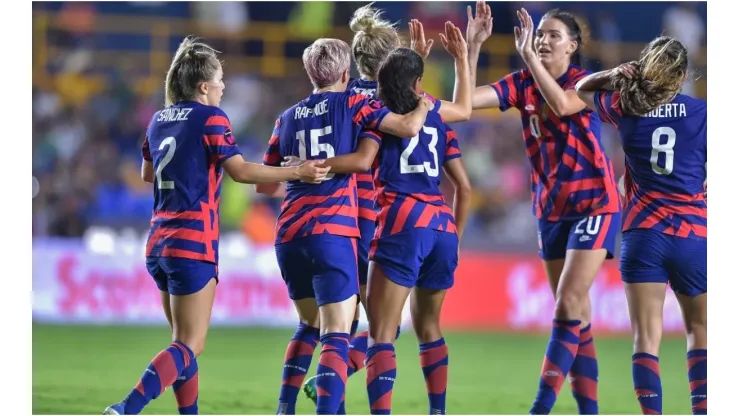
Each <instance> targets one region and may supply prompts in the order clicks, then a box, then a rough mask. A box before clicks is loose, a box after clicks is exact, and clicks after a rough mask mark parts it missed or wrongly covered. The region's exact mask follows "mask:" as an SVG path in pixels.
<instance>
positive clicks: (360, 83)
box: [284, 1, 493, 414]
mask: <svg viewBox="0 0 740 416" xmlns="http://www.w3.org/2000/svg"><path fill="white" fill-rule="evenodd" d="M381 15H382V12H381V11H380V10H377V9H374V8H372V4H370V5H367V6H363V7H361V8H359V9H357V10H356V11H355V13H354V15H353V17H352V20H351V21H350V25H349V26H350V29H352V31H354V32H355V36H354V39H353V41H352V55H353V58H354V61H355V65H356V67H357V69H358V71H359V73H360V78H355V79H352V80H350V82H349V85H348V89H349V90H351V91H353V92H355V93H358V94H363V95H365V96H367V97H370V98H374V97H376V91H377V87H378V83H377V79H376V78H377V73H378V69H379V67H380V64H381V63H382V62H383V60H384V59H385V58H386V57H387V56H388V54H390V53H391V52H392V51H393V50H394V49H396V48H398V47H400V46H401V40H400V37H399V35H398V32H397V30H396V28H395V26H394V25H393V24H392V23H390V22H388V21H385V20H383V19H382V18H381ZM492 28H493V21H492V18H491V8H490V7H488V6H486V4H485V2H483V1H478V2H477V4H476V14H475V18H473V15H472V11H471V8H470V7H468V30H467V32H468V41H469V43H470V45H471V53H470V54H469V55H470V56H469V57H468V62H469V68H470V69H469V72H470V81H469V85H470V86H471V89H472V88H473V87H474V86H475V73H476V67H477V65H478V51H479V50H480V45H481V44H482V43H483V42H484V41H485V40H486V39H487V38H488V37H489V36H490V35H491V30H492ZM409 31H410V32H411V33H412V36H411V40H412V42H411V48H412V49H415V50H416V51H417V52H418V53H419V54H420V55H421V56H422V57H423V58H426V56H428V55H429V52H430V51H431V48H432V45H433V43H434V41H433V40H431V39H430V40H428V41H427V40H426V39H424V38H423V37H424V31H423V27H422V26H421V23H420V22H419V21H417V20H414V21H412V22H410V23H409ZM417 33H418V34H419V35H418V36H417V35H416V34H417ZM419 36H420V37H421V38H420V39H418V38H419ZM473 45H477V47H473ZM472 51H475V52H474V53H473V52H472ZM455 91H456V95H455V99H454V101H453V102H449V101H442V103H441V106H440V110H439V112H440V114H441V115H442V117H443V118H444V119H445V120H446V121H450V122H455V121H465V120H468V119H469V118H470V114H471V112H472V106H467V105H466V104H464V103H463V102H461V100H460V97H461V96H462V95H463V94H467V92H465V91H463V90H461V88H457V89H456V90H455ZM373 177H374V172H373V169H369V170H368V171H366V172H360V173H357V175H356V178H357V188H358V196H359V219H358V225H359V229H360V240H359V241H358V259H357V261H358V269H359V276H360V299H361V302H362V304H363V306H366V302H365V299H366V293H367V292H366V288H367V278H368V264H369V250H370V242H371V241H372V238H373V234H374V233H375V221H376V217H377V213H376V212H375V209H374V206H375V185H374V184H373ZM359 312H360V310H359V309H358V310H357V314H356V315H355V319H354V321H353V322H352V329H351V331H350V338H351V339H350V355H349V367H348V369H347V375H348V377H349V376H351V375H352V374H354V373H355V372H357V371H359V370H361V369H362V368H363V367H364V366H365V357H366V354H367V337H368V331H362V332H360V333H359V334H355V332H356V330H357V327H358V324H359ZM399 334H400V326H399V327H398V329H397V332H396V336H398V335H399ZM305 354H307V350H303V351H299V350H297V349H296V348H293V349H289V350H288V351H287V353H286V362H287V361H288V360H290V359H291V358H292V357H294V356H297V355H305ZM290 376H292V374H291V372H290V371H289V372H287V373H286V374H284V377H290ZM303 391H304V392H305V394H306V395H307V396H308V397H309V398H310V399H312V400H313V401H314V402H315V401H316V398H317V391H316V383H315V377H312V378H310V379H308V380H306V383H305V384H304V386H303ZM339 412H340V414H342V413H344V402H342V404H341V405H340V409H339Z"/></svg>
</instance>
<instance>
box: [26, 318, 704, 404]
mask: <svg viewBox="0 0 740 416" xmlns="http://www.w3.org/2000/svg"><path fill="white" fill-rule="evenodd" d="M291 335H292V331H289V330H271V329H263V328H215V329H212V330H211V332H210V334H209V339H208V343H207V346H206V353H205V355H204V356H203V357H202V358H201V359H199V366H200V410H201V413H202V414H274V412H275V409H276V402H277V395H278V390H279V386H280V379H281V371H282V360H283V353H284V351H285V346H286V343H287V341H288V340H289V338H290V336H291ZM445 338H446V339H447V343H448V345H449V347H450V368H449V387H448V390H447V411H448V413H450V414H526V413H527V411H528V410H529V406H530V404H531V401H532V399H533V398H534V394H535V389H536V387H537V380H538V374H539V370H540V365H541V363H542V354H543V352H544V348H545V345H546V341H547V340H546V337H544V336H539V337H538V336H525V335H510V334H472V333H448V334H447V336H446V337H445ZM168 342H169V334H168V331H167V330H166V329H164V328H133V327H103V326H91V327H81V326H41V325H34V327H33V413H34V414H100V413H101V412H102V410H103V409H104V408H105V406H107V405H108V404H111V403H114V402H117V401H119V400H120V399H122V398H123V397H124V396H125V395H126V394H127V393H128V392H129V391H130V389H131V388H132V387H133V385H134V384H135V383H136V381H137V380H138V378H139V377H140V376H141V374H142V372H143V370H144V368H145V367H146V365H147V363H148V361H149V360H150V359H151V358H152V356H153V355H154V354H156V353H157V352H158V351H159V350H160V349H162V348H163V347H164V346H166V345H167V344H168ZM596 342H597V351H598V354H599V359H600V361H599V363H600V374H601V375H600V388H599V396H600V410H601V413H604V414H638V413H639V410H640V409H639V406H638V405H637V401H636V399H635V397H634V393H633V391H632V375H631V374H632V373H631V371H632V370H631V367H630V363H631V353H632V351H631V341H630V340H629V339H625V338H620V339H615V338H600V339H599V338H597V340H596ZM318 350H319V349H317V355H318ZM684 351H685V343H684V341H683V340H681V339H676V338H674V339H667V340H665V342H664V346H663V348H662V352H661V357H660V358H661V372H662V379H663V395H664V406H663V410H664V413H665V414H690V412H691V407H690V403H689V398H688V382H687V377H686V370H685V368H686V361H685V355H684ZM396 354H397V356H398V377H397V379H396V386H395V390H394V394H393V404H394V407H393V411H394V413H395V414H425V413H426V412H427V410H428V408H427V398H426V390H425V387H424V380H423V377H422V376H421V370H420V369H419V359H418V350H417V345H416V340H415V338H414V336H413V335H412V334H410V333H404V334H402V335H401V338H400V339H399V340H398V343H397V347H396ZM317 360H318V359H317V358H315V359H314V366H315V363H316V362H317ZM314 372H315V367H312V369H311V371H310V373H309V374H313V373H314ZM313 411H314V410H313V405H312V403H311V402H310V401H309V400H308V399H305V398H304V397H302V396H301V397H299V400H298V413H300V414H312V412H313ZM347 411H348V412H349V413H350V414H368V413H369V411H368V402H367V395H366V393H365V372H364V371H362V372H360V373H358V374H357V375H355V376H354V377H352V378H350V381H349V383H348V391H347ZM575 412H576V407H575V402H574V400H573V398H572V397H571V395H570V389H569V387H568V386H564V387H563V391H562V394H561V395H560V399H559V400H558V403H557V405H556V407H555V410H554V412H553V413H554V414H574V413H575ZM176 413H177V410H176V408H175V401H174V397H173V396H172V393H170V392H169V391H168V392H165V393H164V394H163V395H162V396H161V397H160V398H159V399H157V400H155V401H153V402H152V403H151V404H150V405H149V406H148V407H147V408H146V409H145V410H144V413H143V414H176Z"/></svg>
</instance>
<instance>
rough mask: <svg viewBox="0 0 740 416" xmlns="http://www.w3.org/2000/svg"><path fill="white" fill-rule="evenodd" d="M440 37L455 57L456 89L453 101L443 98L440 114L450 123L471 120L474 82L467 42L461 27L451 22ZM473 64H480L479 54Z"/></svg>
mask: <svg viewBox="0 0 740 416" xmlns="http://www.w3.org/2000/svg"><path fill="white" fill-rule="evenodd" d="M439 38H440V40H441V41H442V46H444V48H445V49H446V50H447V52H448V53H449V54H450V55H452V57H453V58H455V90H454V92H453V97H452V102H449V101H444V100H443V101H442V102H441V105H440V107H439V114H440V115H441V116H442V118H443V119H444V120H445V121H446V122H448V123H454V122H458V121H466V120H470V116H471V114H473V82H472V81H471V77H472V76H471V61H470V60H469V59H468V45H467V42H465V38H464V37H463V34H462V32H461V31H460V29H459V28H458V27H456V26H455V25H453V24H452V23H451V22H447V23H446V24H445V33H444V34H441V33H440V34H439ZM478 51H480V49H478ZM472 65H473V67H475V66H477V65H478V54H475V62H474V63H472Z"/></svg>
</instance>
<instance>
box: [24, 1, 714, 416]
mask: <svg viewBox="0 0 740 416" xmlns="http://www.w3.org/2000/svg"><path fill="white" fill-rule="evenodd" d="M364 4H366V3H365V2H279V3H277V2H162V1H151V2H99V3H90V2H54V3H48V2H34V3H33V92H32V94H33V175H34V177H35V178H36V179H37V180H38V184H39V186H38V188H37V189H34V195H35V196H34V200H33V241H34V246H33V256H34V259H33V261H34V269H33V279H34V281H33V290H34V309H33V311H34V320H35V322H36V323H37V326H36V327H35V328H36V330H35V332H34V337H35V339H34V341H35V342H34V359H35V360H34V365H36V361H37V360H36V359H37V358H38V357H44V356H45V354H46V353H47V352H45V351H46V350H37V348H42V347H41V345H42V344H39V343H37V342H36V341H37V339H41V340H47V339H48V341H49V342H50V343H54V342H58V339H59V337H65V336H66V337H68V338H69V339H72V338H75V337H78V338H79V339H90V340H91V341H90V342H92V343H93V344H95V343H96V342H102V341H101V338H100V337H98V335H99V333H97V332H93V333H90V332H85V331H100V330H101V329H100V327H96V328H97V329H80V328H77V329H75V330H72V329H69V330H68V329H64V328H66V327H54V329H50V328H49V327H46V326H43V325H41V324H48V323H65V324H66V323H101V324H105V325H114V324H115V325H117V324H121V323H125V324H142V323H145V324H157V325H161V324H163V323H164V320H163V317H162V314H161V311H160V306H159V298H158V296H159V295H158V293H157V291H156V289H155V286H154V285H153V284H152V282H151V281H150V278H149V277H148V275H147V273H146V270H145V268H144V261H143V249H144V238H145V232H146V229H147V226H148V222H149V219H150V216H151V209H152V190H151V185H149V184H146V183H144V182H143V181H142V180H141V179H140V177H139V168H140V160H141V159H140V145H141V142H142V140H143V135H144V131H145V129H146V125H147V123H148V122H149V120H150V118H151V115H152V113H153V112H155V111H157V110H158V109H159V108H161V107H162V105H163V103H164V94H163V84H164V75H165V73H166V71H167V69H168V67H169V63H170V60H171V59H172V54H173V53H174V51H175V50H176V48H177V45H178V44H179V42H180V41H181V40H182V38H183V37H184V36H186V35H188V34H195V35H198V36H200V37H203V38H205V40H206V42H208V43H209V44H211V45H212V46H214V47H215V48H217V49H219V50H221V51H222V52H223V55H222V59H223V60H225V62H226V66H225V78H224V79H225V82H226V86H227V88H226V92H225V95H224V98H223V101H222V105H221V106H222V108H223V109H224V110H225V111H226V113H227V114H229V117H230V118H231V122H232V125H233V129H234V133H235V136H236V139H237V142H238V143H239V145H240V146H241V150H242V152H243V154H244V157H245V158H246V159H248V160H252V161H255V162H259V161H261V158H262V155H263V152H264V150H265V147H266V143H267V139H268V138H269V135H270V133H271V131H272V126H273V123H274V120H275V118H276V116H277V115H278V114H279V113H280V112H281V111H282V110H284V109H285V108H287V107H289V106H291V105H292V104H294V103H295V102H297V101H299V100H301V99H302V98H304V97H305V96H307V95H308V94H309V93H310V91H311V86H310V83H309V81H308V79H307V76H306V74H305V72H304V70H303V66H302V63H301V60H300V57H301V54H302V51H303V49H304V48H305V47H306V46H308V44H310V43H311V42H312V41H313V40H315V39H316V38H318V37H322V36H324V37H327V36H329V37H336V38H340V39H344V40H346V41H347V42H350V41H351V39H352V32H351V31H350V30H349V28H348V23H349V20H350V17H351V15H352V13H353V11H354V10H355V9H356V8H358V7H360V6H362V5H364ZM468 4H473V3H463V2H378V3H376V6H377V7H379V8H382V9H383V10H384V11H385V17H386V18H387V19H388V20H391V21H398V22H399V27H400V31H401V32H402V34H403V38H404V39H405V40H406V44H407V39H408V37H407V22H408V20H409V19H410V18H417V19H419V20H421V21H422V22H423V23H424V27H425V30H426V32H427V36H428V37H433V38H437V36H436V33H438V32H440V31H441V30H442V27H443V25H444V22H445V21H447V20H451V21H453V22H454V23H455V24H457V25H458V26H460V27H461V28H463V29H464V27H465V25H466V12H465V7H466V6H467V5H468ZM491 6H492V10H493V15H494V35H493V36H492V37H491V38H490V39H489V40H488V41H487V42H486V44H485V45H484V47H483V52H482V55H481V59H480V63H479V69H478V84H479V85H482V84H484V83H490V82H494V81H496V80H498V79H500V78H501V77H502V76H504V75H505V74H507V73H509V72H512V71H514V70H517V69H519V68H520V67H522V62H521V60H520V59H519V57H518V55H517V53H516V50H515V47H514V40H513V37H512V35H511V34H512V29H513V26H514V25H515V24H516V23H517V22H516V15H515V12H514V10H515V9H516V8H518V7H522V6H524V7H526V8H527V10H528V11H529V13H530V14H531V15H532V16H533V19H534V20H535V22H538V21H539V18H540V17H541V16H542V15H543V14H544V13H545V12H546V11H547V10H548V9H550V8H553V7H561V8H564V9H566V10H569V11H571V12H574V13H576V14H577V15H579V16H580V17H581V18H582V19H583V20H584V21H586V22H587V23H588V26H589V28H590V33H591V39H590V41H589V43H588V44H587V45H586V47H585V55H586V57H587V59H588V61H587V64H586V66H587V67H588V68H589V69H592V70H599V69H602V68H608V67H613V66H615V65H617V64H619V63H621V62H624V61H628V60H632V59H635V58H636V57H637V56H638V54H639V51H640V50H641V49H642V47H643V46H644V45H645V44H646V43H647V42H649V41H650V40H651V39H652V38H654V37H655V36H657V35H659V34H667V35H671V36H675V37H677V38H678V39H679V40H681V41H682V42H683V43H684V44H685V45H686V46H687V47H688V49H689V52H690V61H691V66H692V68H693V69H694V70H695V71H696V75H697V79H696V81H694V82H691V83H688V84H687V85H686V88H685V93H687V94H690V95H693V96H696V97H700V98H706V77H705V74H706V62H707V58H706V11H707V7H706V3H703V2H702V3H694V2H681V3H667V2H627V3H617V2H598V3H592V2H575V3H566V2H528V3H519V2H500V3H498V2H497V3H491ZM353 72H354V69H353ZM354 75H357V74H356V72H354ZM453 83H454V67H453V62H452V59H451V58H449V56H448V55H447V54H446V52H445V51H444V50H443V49H442V47H441V46H440V45H438V42H436V44H435V46H434V49H433V52H432V55H431V56H430V58H429V59H428V61H427V64H426V72H425V77H424V89H425V90H426V91H427V92H429V93H430V94H432V95H434V96H437V97H446V98H450V97H451V96H452V88H453ZM453 128H454V129H455V130H456V131H457V133H458V136H459V137H460V139H461V140H460V146H461V148H462V151H463V154H464V155H465V160H466V165H467V167H468V173H469V175H470V177H471V180H472V182H473V185H474V187H475V202H474V206H473V212H472V215H471V218H470V222H469V225H468V229H467V230H466V233H465V239H464V241H463V242H462V245H463V254H462V258H461V264H460V268H459V269H458V272H457V274H456V286H455V288H454V289H453V290H451V291H450V294H449V295H448V302H447V304H446V306H445V311H444V316H443V320H444V324H445V325H446V327H447V328H450V329H459V330H475V331H480V330H485V331H489V332H491V331H492V332H493V333H501V332H502V331H503V332H504V333H510V332H512V331H519V332H531V331H541V330H545V329H547V328H548V327H549V325H550V324H549V322H550V316H551V310H552V295H551V294H550V291H549V287H548V285H547V282H546V280H545V276H544V273H543V272H542V270H541V265H540V262H539V259H538V257H537V255H536V250H537V230H536V223H535V219H534V216H533V215H532V210H531V201H530V192H529V186H530V182H529V170H530V166H529V162H528V160H527V158H526V156H525V152H524V147H523V145H522V139H521V124H520V118H519V114H518V112H517V111H514V110H511V111H509V112H507V113H503V114H502V113H500V112H499V111H498V110H490V111H480V112H476V113H475V114H474V117H473V119H472V120H471V121H469V122H467V123H460V124H456V125H454V126H453ZM602 131H603V134H602V141H603V143H604V146H605V148H606V150H607V153H608V154H609V155H610V157H611V159H612V161H613V163H614V168H615V171H616V174H617V176H621V175H622V173H623V171H624V155H623V153H622V151H621V148H620V146H619V143H618V137H617V136H616V132H615V131H614V129H612V128H611V127H609V126H606V125H605V126H604V127H603V130H602ZM445 186H446V189H447V191H448V192H449V191H451V189H450V187H449V184H445ZM280 202H281V201H280V200H276V199H270V198H266V197H264V196H263V195H256V194H255V193H254V191H253V188H252V187H251V186H244V185H240V184H236V183H234V182H232V181H231V180H230V179H228V178H227V177H225V178H224V182H223V190H222V198H221V230H222V236H221V250H222V255H221V259H222V260H221V266H220V273H221V288H220V290H219V295H218V298H217V302H216V306H215V310H214V316H213V321H214V323H216V324H227V325H233V324H238V325H243V324H249V325H262V326H276V327H285V328H290V327H292V326H293V325H295V313H294V311H293V309H292V305H291V303H290V301H289V299H288V298H287V295H286V293H285V289H284V286H283V283H282V280H281V279H280V274H279V270H278V268H277V263H276V261H275V256H274V250H273V246H272V241H273V236H274V224H275V217H276V213H277V209H278V207H279V204H280ZM616 266H617V262H616V261H611V262H607V264H606V266H605V267H604V269H603V271H602V273H601V275H600V276H599V278H598V279H597V283H596V285H595V287H594V289H593V291H592V299H593V300H594V326H595V328H596V330H597V331H602V333H610V332H613V333H625V332H629V319H628V315H627V310H626V305H625V301H624V295H623V291H622V287H621V283H620V280H619V273H618V270H617V268H616ZM40 325H41V326H40ZM665 325H666V330H667V331H668V332H681V331H682V323H681V319H680V315H679V314H678V309H677V307H676V304H675V300H674V299H673V296H672V295H671V296H669V300H668V301H667V305H666V322H665ZM40 328H41V329H40ZM60 328H62V329H60ZM59 331H61V332H59ZM70 331H71V332H70ZM96 334H97V335H96ZM106 334H110V333H106ZM106 336H108V335H106ZM111 336H116V335H111ZM46 337H48V338H46ZM85 337H90V338H85ZM407 338H413V337H407ZM75 339H76V338H75ZM40 342H42V341H40ZM279 342H282V341H279ZM409 342H412V341H411V340H409ZM464 342H467V341H464ZM42 343H43V342H42ZM84 343H85V342H83V341H80V342H79V343H78V342H71V343H70V344H69V345H70V354H71V355H72V356H74V355H75V354H74V353H75V352H76V351H77V352H78V351H79V344H84ZM533 345H534V348H535V351H537V352H536V353H535V354H534V355H533V356H531V357H529V358H531V359H532V360H533V362H535V365H534V367H538V366H539V362H540V361H541V356H539V355H538V354H539V353H540V352H539V349H540V348H539V347H540V344H539V343H537V344H533ZM678 345H679V347H677V348H678V350H680V349H681V346H680V343H679V344H678ZM541 346H542V347H544V344H542V345H541ZM282 348H283V346H282V344H281V345H280V348H277V350H282ZM627 348H629V347H627ZM54 353H55V354H58V353H59V352H58V351H56V352H54ZM627 353H628V351H627ZM49 354H51V352H49ZM146 354H148V352H145V353H144V355H145V356H146ZM280 354H282V352H280V353H279V354H278V355H280ZM412 355H413V354H412ZM147 357H148V356H147ZM145 358H146V357H145ZM626 358H627V359H628V358H629V354H627V355H626ZM42 359H43V358H42ZM146 359H148V358H146ZM412 359H413V357H412ZM279 360H280V358H279V357H278V361H279ZM78 364H79V363H78ZM78 364H75V365H76V368H81V367H84V364H79V365H78ZM67 365H71V363H70V362H67ZM139 365H140V364H139ZM277 365H279V363H278V364H277ZM474 365H475V364H473V366H474ZM88 366H89V363H88ZM45 367H46V366H45ZM132 367H133V368H135V369H136V371H134V372H138V371H139V368H138V366H137V364H136V363H134V364H133V366H132ZM68 370H69V367H60V368H59V371H60V372H62V371H68ZM34 371H36V370H34ZM121 371H123V370H121ZM534 371H537V370H534ZM34 375H35V376H36V375H37V374H36V372H35V373H34ZM45 377H46V374H44V375H41V376H40V377H39V379H40V380H43V379H44V378H45ZM66 377H67V378H69V376H66ZM137 377H138V375H137ZM276 377H279V375H277V376H276ZM627 377H628V375H627ZM678 377H679V378H680V375H679V376H678ZM684 378H685V377H684ZM625 380H626V381H627V382H628V380H629V378H627V379H625ZM124 381H125V380H124ZM42 382H43V381H39V383H42ZM36 383H37V377H34V386H35V390H34V411H35V412H37V411H38V412H45V411H48V412H51V413H64V412H65V411H66V410H69V411H72V410H77V413H84V410H86V408H84V407H82V408H75V407H74V406H73V407H70V408H69V409H67V408H64V407H62V408H60V407H59V406H57V405H53V404H52V401H50V400H48V399H49V398H50V396H49V394H51V395H52V396H54V395H53V394H52V393H49V392H48V391H47V390H43V389H42V390H43V393H41V391H42V390H38V391H39V393H38V394H39V395H40V396H38V397H37V389H36V387H37V385H36ZM88 384H89V383H88ZM124 384H125V383H124ZM627 385H628V384H627ZM89 387H90V386H88V385H85V386H84V388H89ZM80 388H83V387H80ZM471 388H472V387H471ZM665 388H666V387H664V389H665ZM681 388H683V387H681ZM421 389H422V390H423V387H421ZM52 390H53V389H52ZM681 391H683V390H681ZM124 392H125V391H124V390H121V393H124ZM65 394H69V393H68V392H67V393H65ZM267 394H268V395H269V394H270V392H268V393H267ZM677 394H678V393H677ZM668 396H669V395H668V394H666V397H668ZM270 397H271V396H270ZM358 400H359V399H358ZM70 401H74V400H71V399H70ZM39 403H40V404H39ZM270 403H271V402H270ZM360 403H363V402H360ZM615 403H616V401H615ZM47 405H48V406H47ZM567 405H568V406H571V407H572V403H570V401H568V404H567ZM45 406H47V407H48V408H47V407H45ZM564 406H565V405H564ZM668 407H669V408H670V405H668ZM101 409H102V408H101ZM166 409H168V407H163V408H161V409H159V411H160V412H162V411H166ZM566 409H569V408H566ZM629 409H631V407H629V408H628V410H629ZM635 409H636V408H635ZM635 409H632V410H635ZM93 410H95V412H97V410H96V409H93ZM170 410H172V409H170ZM218 410H219V412H224V413H229V409H222V408H218ZM272 410H274V409H271V408H265V409H262V411H261V412H262V413H265V412H272ZM405 410H406V412H405V413H408V412H411V413H416V410H415V409H413V408H408V409H405ZM508 410H510V411H511V412H514V411H516V410H517V409H516V408H512V409H508ZM522 410H524V411H526V409H524V408H522ZM617 410H619V409H618V408H617V409H616V410H614V411H608V412H609V413H614V412H616V411H617ZM423 411H424V409H423V406H422V412H423ZM471 411H472V412H473V413H476V412H477V413H490V412H495V409H491V408H490V407H485V408H483V409H476V408H473V409H471ZM635 411H636V410H635ZM254 412H257V413H259V412H260V411H259V409H257V410H255V411H254ZM254 412H252V411H250V413H254ZM363 412H364V410H363Z"/></svg>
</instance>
